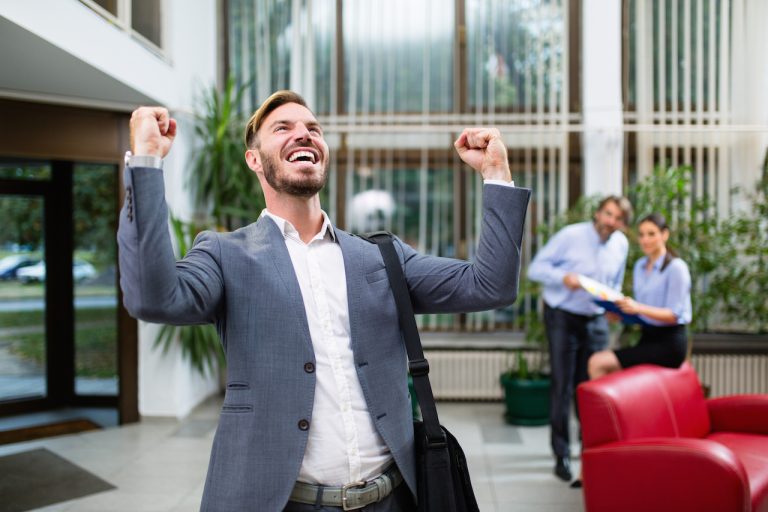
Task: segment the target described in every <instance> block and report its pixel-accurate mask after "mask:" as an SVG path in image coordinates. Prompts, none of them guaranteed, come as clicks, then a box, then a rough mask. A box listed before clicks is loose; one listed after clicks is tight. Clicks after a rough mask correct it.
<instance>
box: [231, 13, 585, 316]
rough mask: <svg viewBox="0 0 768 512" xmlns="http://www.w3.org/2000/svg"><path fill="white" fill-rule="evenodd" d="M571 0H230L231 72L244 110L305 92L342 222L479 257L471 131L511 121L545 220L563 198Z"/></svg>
mask: <svg viewBox="0 0 768 512" xmlns="http://www.w3.org/2000/svg"><path fill="white" fill-rule="evenodd" d="M568 5H569V2H568V1H567V0H462V1H457V0H419V1H418V2H414V1H412V0H366V1H358V0H313V1H309V0H229V1H228V2H226V7H227V16H226V19H227V22H228V31H227V42H228V55H227V57H228V69H229V73H230V74H232V75H233V76H234V78H235V80H236V82H237V83H238V84H241V85H242V84H249V83H250V84H251V87H250V89H249V91H248V94H246V95H244V98H243V100H242V103H241V105H240V109H241V111H243V112H244V113H246V114H248V113H250V112H252V111H253V110H254V109H255V108H257V107H258V105H259V104H260V103H261V102H262V101H263V100H264V99H265V98H266V97H267V96H268V95H269V94H270V93H272V92H273V91H275V90H278V89H286V88H288V89H293V90H296V91H297V92H299V93H300V94H302V95H303V96H304V97H305V98H306V99H307V101H308V103H309V105H310V107H311V108H312V109H313V111H314V112H315V113H316V114H317V115H318V117H319V118H320V121H321V122H322V123H323V125H324V129H325V133H326V138H327V139H328V142H329V145H330V147H331V155H332V159H331V166H332V167H331V172H330V180H329V184H328V187H327V192H326V195H324V196H323V197H322V202H323V207H324V208H325V209H326V210H327V211H328V213H329V214H330V215H331V217H332V218H333V219H334V221H335V222H336V223H337V224H339V225H340V226H341V227H343V228H345V229H348V230H350V231H356V232H362V231H371V230H375V229H387V230H391V231H392V232H394V233H395V234H396V235H398V236H400V237H401V238H402V239H403V240H405V241H406V242H408V243H409V244H410V245H412V246H413V247H414V248H416V249H418V250H419V251H422V252H425V253H429V254H434V255H439V256H446V257H457V258H469V259H472V257H473V253H472V251H473V248H474V246H475V244H476V242H477V237H478V235H479V227H480V216H481V211H482V204H481V201H482V180H481V179H480V178H479V176H478V175H477V174H476V173H474V172H471V171H470V170H469V169H468V168H467V167H466V166H465V165H464V164H463V163H462V162H461V161H460V160H459V159H458V158H457V157H456V156H455V153H454V151H453V147H452V141H453V140H455V138H456V137H457V136H458V134H459V133H460V132H461V130H462V129H463V128H464V127H466V126H473V125H475V126H477V125H483V124H493V125H495V126H499V127H500V128H501V129H502V132H504V137H505V140H506V142H507V145H508V147H509V155H510V162H511V163H512V165H513V167H514V169H515V179H516V180H517V181H518V183H523V184H528V185H531V184H533V185H535V186H536V187H537V192H536V196H535V197H534V201H533V209H534V210H535V214H534V215H533V217H535V218H536V220H537V221H541V222H547V221H548V219H549V218H551V217H552V216H554V215H555V214H557V213H558V212H559V210H560V209H561V207H562V205H563V204H565V202H564V201H563V200H562V198H563V197H565V196H566V195H567V186H566V185H567V182H568V179H567V175H566V173H567V170H568V154H569V151H568V144H569V138H568V136H567V131H565V130H563V129H562V127H563V124H564V123H568V122H569V119H570V118H569V116H568V112H567V110H568V102H567V101H566V99H567V98H566V95H567V91H568V87H567V86H566V82H567V79H568V75H567V71H568V65H567V63H568V52H567V48H566V42H567V41H568V28H569V26H570V24H569V23H568V16H569V11H568ZM522 130H530V131H529V132H523V131H522ZM529 244H530V242H529V241H526V246H525V247H524V248H523V249H524V253H525V255H526V257H527V256H528V255H530V253H531V251H530V245H529ZM517 317H518V315H517V310H514V309H510V310H505V311H498V312H488V313H478V314H472V315H444V316H430V317H427V318H424V319H421V322H422V326H424V327H425V328H428V329H434V330H442V329H457V328H458V329H469V330H487V329H494V328H499V327H503V328H512V327H516V326H518V325H516V322H517V320H516V318H517ZM513 324H515V325H513Z"/></svg>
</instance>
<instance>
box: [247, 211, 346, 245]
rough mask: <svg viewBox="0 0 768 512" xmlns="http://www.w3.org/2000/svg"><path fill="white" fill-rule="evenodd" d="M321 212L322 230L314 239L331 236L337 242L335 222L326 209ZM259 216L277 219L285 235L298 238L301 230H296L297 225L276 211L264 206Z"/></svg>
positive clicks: (276, 221)
mask: <svg viewBox="0 0 768 512" xmlns="http://www.w3.org/2000/svg"><path fill="white" fill-rule="evenodd" d="M320 213H322V214H323V225H322V226H321V227H320V231H319V232H318V233H317V234H316V235H315V236H314V237H312V240H323V239H325V238H330V239H331V240H333V241H334V242H335V241H336V232H335V231H334V230H333V224H331V219H329V218H328V214H327V213H325V211H323V210H320ZM259 217H269V218H270V219H272V220H273V221H275V224H277V227H278V228H279V229H280V232H281V233H282V234H283V237H285V238H287V237H292V238H298V236H299V232H298V231H297V230H296V228H295V227H293V224H291V223H290V222H288V221H287V220H285V219H284V218H282V217H280V216H277V215H275V214H274V213H272V212H270V211H269V210H267V209H266V208H264V209H263V210H262V211H261V215H260V216H259Z"/></svg>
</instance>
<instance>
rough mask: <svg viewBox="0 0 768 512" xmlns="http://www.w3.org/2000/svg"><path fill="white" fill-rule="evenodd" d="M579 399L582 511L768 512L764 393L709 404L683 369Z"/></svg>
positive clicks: (593, 385) (593, 389)
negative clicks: (581, 446) (582, 486)
mask: <svg viewBox="0 0 768 512" xmlns="http://www.w3.org/2000/svg"><path fill="white" fill-rule="evenodd" d="M577 395H578V403H579V413H580V414H579V415H580V418H581V428H582V445H583V452H582V472H583V473H582V479H583V483H584V501H585V505H586V510H587V512H601V511H611V512H618V511H620V512H635V511H637V512H640V511H643V512H648V511H653V512H661V511H670V512H673V511H674V512H687V511H691V512H693V511H695V512H709V511H711V512H768V394H765V395H737V396H728V397H722V398H715V399H709V400H707V399H705V398H704V393H703V391H702V388H701V384H700V383H699V379H698V376H697V375H696V372H695V371H694V370H693V368H692V367H691V366H690V365H689V364H688V363H684V364H683V366H682V367H681V368H680V369H677V370H672V369H669V368H662V367H659V366H652V365H641V366H636V367H633V368H629V369H627V370H624V371H621V372H616V373H613V374H610V375H607V376H605V377H603V378H600V379H596V380H593V381H589V382H585V383H583V384H581V385H580V386H579V388H578V390H577Z"/></svg>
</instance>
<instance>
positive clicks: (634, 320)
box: [579, 274, 646, 324]
mask: <svg viewBox="0 0 768 512" xmlns="http://www.w3.org/2000/svg"><path fill="white" fill-rule="evenodd" d="M579 284H580V285H581V287H582V288H584V289H585V290H587V292H588V293H589V294H590V295H592V300H594V301H595V303H596V304H597V305H598V306H600V307H602V308H604V309H605V310H606V311H608V312H611V313H616V314H617V315H619V316H620V317H621V323H624V324H644V323H646V322H645V321H644V320H643V319H642V318H640V316H639V315H629V314H627V313H624V312H623V311H621V309H619V306H617V305H616V302H615V301H617V300H619V299H621V298H622V297H624V295H622V294H621V293H619V292H617V291H616V290H614V289H613V288H609V287H607V286H605V285H604V284H603V283H601V282H599V281H595V280H594V279H591V278H589V277H587V276H582V275H581V274H579Z"/></svg>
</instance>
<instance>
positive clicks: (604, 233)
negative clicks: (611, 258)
mask: <svg viewBox="0 0 768 512" xmlns="http://www.w3.org/2000/svg"><path fill="white" fill-rule="evenodd" d="M595 230H596V231H597V234H598V235H599V236H600V239H601V240H603V241H606V240H608V239H609V238H611V235H612V234H613V233H614V231H616V228H610V227H608V226H606V225H604V224H600V223H599V222H597V221H595Z"/></svg>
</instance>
